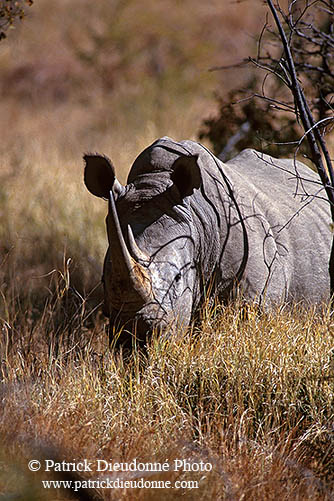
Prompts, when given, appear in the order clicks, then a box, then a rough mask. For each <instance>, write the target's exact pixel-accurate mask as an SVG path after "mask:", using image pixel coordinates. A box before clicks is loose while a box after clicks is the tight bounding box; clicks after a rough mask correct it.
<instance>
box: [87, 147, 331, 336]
mask: <svg viewBox="0 0 334 501" xmlns="http://www.w3.org/2000/svg"><path fill="white" fill-rule="evenodd" d="M189 155H190V156H192V157H191V158H192V162H190V167H189V168H190V170H189V169H188V170H187V169H183V166H181V167H182V168H181V169H179V172H178V174H177V176H176V174H173V172H174V171H176V165H177V163H176V164H175V162H176V161H177V160H178V159H179V158H181V159H182V158H185V162H186V161H188V160H189ZM194 155H195V156H194ZM196 155H198V158H197V157H196ZM189 173H190V174H189ZM192 173H194V174H192ZM198 173H199V175H200V178H198V175H197V174H198ZM173 176H174V177H173ZM192 176H193V177H194V179H192ZM196 176H197V177H196ZM198 179H199V181H198ZM173 180H174V181H173ZM187 183H188V185H187ZM189 183H190V185H191V184H192V186H190V188H189ZM86 184H87V186H88V183H86ZM88 188H89V186H88ZM89 189H90V188H89ZM108 189H109V190H110V189H112V186H108ZM91 191H92V190H91ZM114 192H115V188H114ZM95 194H96V193H95ZM99 196H101V195H99ZM325 198H326V197H325V194H324V191H323V190H322V189H321V184H320V182H319V179H318V176H317V175H316V174H315V173H314V172H313V171H311V170H310V169H309V168H308V167H306V166H305V165H303V164H301V163H299V162H298V163H297V162H294V161H293V160H277V159H274V158H271V157H269V156H267V155H264V154H261V153H259V152H256V151H254V150H251V149H248V150H244V151H243V152H242V153H240V154H239V155H238V156H237V157H235V158H234V159H232V160H230V161H229V162H227V163H223V162H221V161H220V160H218V159H217V158H216V157H214V156H213V155H212V154H211V153H210V152H209V151H208V150H207V149H206V148H205V147H203V146H201V145H200V144H198V143H196V142H193V141H182V142H180V143H177V142H174V141H173V140H172V139H169V138H162V139H159V140H158V141H156V142H155V143H154V144H153V145H151V146H150V147H148V148H147V149H146V150H145V151H144V152H143V153H141V154H140V155H139V157H138V158H137V159H136V161H135V162H134V164H133V166H132V168H131V171H130V173H129V176H128V181H127V185H126V187H123V188H122V189H120V190H119V194H118V195H117V196H115V199H116V210H117V214H118V218H119V222H120V226H121V229H122V233H123V235H124V239H125V241H126V243H127V244H129V240H128V237H127V236H126V229H127V225H129V226H130V228H131V230H132V233H133V236H134V239H135V242H136V244H137V245H138V248H139V249H140V251H141V252H142V255H141V258H140V259H139V258H138V259H137V263H138V264H139V265H140V269H141V270H142V272H145V277H144V279H143V283H145V284H146V285H145V287H146V289H145V290H146V291H147V293H145V294H146V296H145V298H146V299H141V300H138V294H137V295H136V294H134V293H133V294H132V292H131V290H132V289H131V287H132V286H131V285H129V282H128V281H127V280H126V279H125V280H124V276H123V275H122V277H120V276H119V275H118V271H117V269H116V268H117V267H115V266H113V259H112V256H111V248H112V246H113V241H112V240H113V236H112V235H110V232H111V233H112V231H111V230H110V231H109V246H110V247H109V250H108V253H107V256H106V259H105V265H104V277H103V281H104V287H105V310H106V313H107V315H108V316H109V317H110V320H111V324H112V325H113V324H115V325H116V326H121V325H123V324H126V325H127V326H128V328H129V329H133V328H134V327H135V329H136V333H137V335H138V336H139V337H140V336H141V337H142V338H145V336H146V334H147V333H149V332H151V331H152V329H153V328H155V327H156V328H159V329H161V330H165V331H166V332H167V333H169V332H173V331H174V330H176V329H179V328H180V327H182V326H187V325H188V324H189V323H190V321H191V318H192V316H193V314H194V312H195V310H196V308H198V306H199V304H200V302H201V300H202V299H203V297H204V296H205V292H206V291H207V290H210V293H211V294H212V295H218V297H219V299H221V300H223V301H225V300H228V299H230V298H234V297H235V296H236V294H237V293H238V294H242V296H243V297H244V298H245V300H249V301H256V302H257V303H259V304H265V305H266V306H271V305H273V304H279V303H281V302H283V301H284V302H286V301H288V302H290V301H292V300H294V301H301V300H302V301H304V302H309V303H312V304H314V303H320V302H322V301H327V300H328V298H329V274H328V261H329V252H330V241H331V231H330V214H329V206H328V203H327V201H326V200H325ZM108 218H110V209H109V215H108V217H107V226H108ZM122 284H123V285H124V287H123V285H122ZM122 287H123V289H122ZM130 289H131V290H130ZM115 291H116V292H115ZM131 294H132V296H133V298H134V299H131V297H132V296H131ZM142 297H144V296H142Z"/></svg>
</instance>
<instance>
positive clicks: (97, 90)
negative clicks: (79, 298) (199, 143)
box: [0, 0, 265, 293]
mask: <svg viewBox="0 0 334 501" xmlns="http://www.w3.org/2000/svg"><path fill="white" fill-rule="evenodd" d="M25 10H26V15H25V18H24V19H23V21H22V22H16V23H15V25H14V27H13V29H9V30H8V31H7V38H6V39H5V40H2V41H1V46H0V107H1V112H0V131H1V142H0V219H1V220H0V223H1V224H0V228H1V229H0V247H1V256H2V260H3V263H2V266H1V267H0V278H1V282H2V283H7V284H8V282H9V281H10V280H9V278H8V277H9V273H10V271H9V269H10V266H9V265H10V262H15V277H16V281H17V282H18V283H20V282H22V283H23V284H24V285H25V287H24V289H26V288H27V287H28V284H29V287H30V288H33V289H38V290H39V291H40V290H41V287H40V285H41V279H40V278H39V279H37V278H36V277H41V276H42V275H43V274H47V273H50V272H52V270H54V269H59V268H62V267H63V260H64V255H65V254H66V256H70V257H71V258H72V280H75V285H76V287H77V288H78V290H80V292H81V293H84V292H85V293H87V291H88V290H91V289H92V288H93V287H94V286H95V285H96V284H97V283H98V282H99V278H100V263H101V262H102V256H103V254H104V252H105V245H106V243H105V234H104V223H103V216H104V213H105V207H104V204H103V203H102V202H100V201H98V200H94V199H93V198H92V197H90V196H89V194H88V193H86V191H85V189H84V187H83V183H82V168H83V165H82V160H81V159H82V155H83V153H84V152H87V151H99V152H104V153H105V154H107V155H108V156H110V157H111V158H112V159H113V161H114V163H115V166H116V171H117V174H118V176H119V178H120V180H121V181H122V182H125V180H126V174H127V172H128V170H129V169H130V167H131V164H132V162H133V160H134V159H135V157H136V156H137V154H138V153H139V152H140V151H141V150H142V149H143V148H144V147H146V146H147V145H148V144H150V142H152V141H153V140H155V139H156V138H157V137H160V136H162V135H170V136H172V137H174V138H175V139H183V138H193V139H196V138H197V135H198V131H199V129H200V127H201V123H202V121H203V119H204V118H205V117H207V116H209V115H210V114H212V113H214V112H215V109H216V102H215V98H214V92H215V91H217V90H219V94H220V95H226V93H227V92H228V91H229V90H231V89H233V88H235V87H236V86H237V87H239V86H242V85H244V84H246V83H247V80H248V78H249V77H248V72H249V70H248V69H245V70H240V69H235V70H231V71H229V72H228V73H225V72H210V71H209V69H210V68H211V67H213V66H217V65H221V64H232V63H234V62H235V61H236V60H239V59H241V58H243V57H246V56H247V55H248V54H249V52H250V51H252V50H255V47H256V38H257V34H258V32H259V30H260V29H261V27H262V25H263V23H264V18H265V11H264V7H263V5H262V2H258V1H252V0H249V1H247V2H241V3H240V2H234V1H231V2H229V1H228V2H225V3H224V4H222V3H221V2H220V1H217V0H214V1H212V2H210V4H209V5H204V4H203V3H202V2H192V1H190V0H185V1H182V2H181V1H178V0H169V1H166V2H154V1H153V0H152V1H150V0H148V1H146V2H145V7H143V4H142V2H138V1H136V0H112V1H109V0H108V1H107V0H101V1H99V2H98V3H96V4H94V6H92V3H91V2H90V1H88V0H59V1H57V2H49V1H47V0H40V1H39V2H38V3H36V2H35V3H34V4H33V5H32V6H31V7H29V8H26V9H25ZM73 13H75V15H73ZM32 277H35V278H33V279H32ZM48 280H49V278H47V279H43V280H42V283H44V284H45V285H46V286H47V285H48ZM29 287H28V288H29Z"/></svg>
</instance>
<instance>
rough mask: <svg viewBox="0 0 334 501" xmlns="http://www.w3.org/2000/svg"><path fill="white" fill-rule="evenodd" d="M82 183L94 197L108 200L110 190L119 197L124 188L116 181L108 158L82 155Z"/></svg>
mask: <svg viewBox="0 0 334 501" xmlns="http://www.w3.org/2000/svg"><path fill="white" fill-rule="evenodd" d="M84 161H85V173H84V181H85V185H86V187H87V189H88V190H89V191H90V192H91V193H92V194H93V195H95V196H96V197H102V198H106V199H109V193H110V190H113V192H114V193H115V195H119V194H120V193H121V192H122V191H123V189H124V187H123V186H122V185H121V184H120V183H119V182H118V181H117V179H116V176H115V169H114V166H113V165H112V163H111V161H110V160H109V158H108V157H106V156H102V155H91V154H89V155H84Z"/></svg>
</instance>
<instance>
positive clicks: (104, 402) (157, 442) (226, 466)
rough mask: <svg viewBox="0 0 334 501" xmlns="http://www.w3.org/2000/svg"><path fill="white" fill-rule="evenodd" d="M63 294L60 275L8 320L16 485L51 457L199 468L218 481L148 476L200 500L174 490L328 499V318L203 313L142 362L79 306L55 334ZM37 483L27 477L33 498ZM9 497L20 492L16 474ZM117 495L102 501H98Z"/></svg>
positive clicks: (7, 431) (8, 424)
mask: <svg viewBox="0 0 334 501" xmlns="http://www.w3.org/2000/svg"><path fill="white" fill-rule="evenodd" d="M66 292H69V287H68V282H67V281H66V279H65V278H64V276H60V278H59V282H58V289H57V292H55V293H54V295H53V297H52V298H51V299H52V300H50V301H49V302H46V304H45V308H44V311H43V315H42V316H41V317H40V318H39V319H38V320H37V321H35V322H29V321H26V322H21V323H20V325H19V327H16V328H15V330H14V329H13V325H14V324H15V319H12V318H10V317H9V318H8V321H6V322H5V323H4V324H3V335H2V338H1V344H0V349H1V353H2V361H1V362H2V365H1V379H2V398H3V407H2V410H1V417H0V423H1V425H0V426H1V435H2V438H3V442H2V443H3V446H2V453H3V454H4V455H5V457H6V461H5V462H6V464H7V462H9V463H12V464H15V465H16V466H15V468H18V466H17V462H18V464H19V465H21V466H20V472H21V473H20V474H22V469H24V466H25V464H26V463H27V462H28V460H29V459H31V458H32V457H34V458H35V457H36V455H37V457H39V458H43V457H45V456H46V454H47V453H48V454H49V455H50V454H53V456H51V457H54V456H55V455H56V457H61V458H62V459H64V458H67V459H68V460H73V458H76V460H77V461H78V460H80V459H84V458H88V459H89V460H95V459H96V458H100V459H105V460H106V461H110V460H111V458H112V459H113V460H114V461H120V462H130V461H131V460H133V459H134V458H137V459H138V460H139V461H142V462H161V463H163V462H165V461H166V460H168V461H169V462H172V461H173V460H174V459H175V458H182V459H187V461H189V462H193V463H198V462H199V461H201V460H202V461H203V462H206V463H207V462H209V463H211V464H212V466H213V469H212V472H210V473H205V475H203V473H201V474H199V473H196V472H190V473H189V472H173V471H170V472H168V473H165V474H162V473H159V474H156V478H158V479H160V480H161V479H162V480H167V479H169V480H172V481H175V480H176V479H186V480H190V479H191V480H198V481H199V489H198V490H196V492H195V495H194V492H193V491H190V490H186V489H185V490H183V491H182V495H183V497H185V498H186V499H194V497H195V498H196V499H209V498H214V499H273V498H274V497H275V496H277V495H279V496H282V497H283V498H284V499H300V500H306V499H310V500H311V499H312V500H313V499H319V500H320V499H331V496H332V494H333V460H332V458H333V452H334V450H333V441H332V426H333V377H334V373H333V335H332V330H333V325H332V324H333V321H332V319H331V316H330V314H329V312H328V311H327V310H324V311H322V312H319V311H318V312H316V311H308V312H305V310H302V308H301V307H298V306H296V307H295V308H293V309H280V310H277V311H271V312H267V313H260V312H259V311H258V310H257V309H256V308H255V307H252V306H245V305H233V306H232V305H231V306H229V307H227V308H224V309H221V308H220V307H219V306H216V308H214V309H213V308H212V307H209V306H206V307H204V310H203V315H202V320H200V321H198V323H197V324H195V325H194V326H192V327H191V328H189V329H188V330H187V331H186V332H184V333H183V336H181V337H180V338H179V339H167V340H164V341H161V340H159V339H158V338H156V337H153V339H152V340H151V341H150V342H149V343H148V346H147V350H146V351H145V352H143V351H140V350H138V349H134V350H133V352H132V354H131V355H128V356H127V357H125V358H124V357H122V356H121V355H120V354H119V353H114V352H112V351H110V350H109V347H108V345H107V337H106V335H105V332H104V323H103V322H102V321H101V319H99V318H97V319H96V320H95V322H94V325H92V326H91V327H90V328H88V327H87V326H86V325H85V324H86V321H85V320H86V316H87V315H88V316H89V314H91V312H89V311H87V306H86V305H85V303H84V302H83V301H81V303H80V302H79V305H78V308H77V309H76V311H74V312H73V313H72V316H71V317H70V318H69V319H67V320H66V321H63V323H62V325H61V329H58V330H57V328H56V325H55V318H57V317H58V313H59V311H63V308H64V303H63V301H64V294H65V293H66ZM32 308H33V305H31V308H30V309H32ZM13 314H15V312H13ZM63 320H64V319H63ZM17 456H18V457H19V459H17ZM17 475H18V474H17ZM113 475H115V473H114V474H113ZM143 475H144V477H145V474H143ZM25 476H26V477H28V475H25ZM30 477H32V475H30ZM123 477H124V474H123ZM40 478H41V477H40V476H37V480H36V475H35V476H34V477H32V478H30V479H29V477H28V480H29V482H32V484H33V485H35V487H34V488H36V485H37V483H39V482H40ZM42 478H45V477H42ZM46 478H47V477H46ZM83 478H85V477H83ZM93 478H94V477H93ZM125 478H127V477H126V474H125ZM128 478H131V477H128ZM146 478H151V477H150V475H149V474H148V475H147V477H146ZM0 479H1V480H2V481H3V479H2V478H1V475H0ZM28 480H27V482H28ZM0 485H1V484H0ZM7 489H8V492H11V491H15V492H20V488H19V487H18V480H17V476H15V475H14V476H13V479H12V483H11V485H9V486H7ZM158 494H159V496H160V499H161V498H162V499H174V497H172V496H171V494H170V493H169V492H168V491H163V493H162V494H161V491H160V492H155V491H154V490H152V491H145V490H144V491H140V490H138V491H136V492H129V491H128V492H125V491H124V492H123V493H122V495H123V496H125V497H126V498H129V499H132V498H133V496H134V497H135V498H136V499H150V498H152V499H155V498H159V496H158ZM180 494H181V493H180ZM120 495H121V493H120V492H115V491H103V492H101V493H100V496H101V498H102V499H119V496H120ZM40 496H42V497H41V499H48V498H47V497H45V496H46V493H45V492H44V493H43V494H40ZM161 496H162V497H161Z"/></svg>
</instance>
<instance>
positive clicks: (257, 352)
mask: <svg viewBox="0 0 334 501" xmlns="http://www.w3.org/2000/svg"><path fill="white" fill-rule="evenodd" d="M191 4H192V5H193V3H191ZM220 4H221V2H212V5H211V7H210V8H208V11H206V12H203V7H202V3H199V2H198V3H196V6H195V8H194V9H193V10H192V14H193V16H194V17H193V18H191V17H190V16H189V12H188V10H187V8H186V7H188V8H189V5H190V2H183V3H182V2H177V1H171V2H166V3H165V4H164V5H166V7H165V8H166V9H167V11H165V10H164V8H163V6H162V3H156V2H148V6H151V8H148V9H147V10H146V11H145V12H143V11H141V10H140V9H139V7H138V6H139V2H134V1H127V2H113V3H110V5H112V6H113V9H116V7H117V6H118V7H117V8H119V9H120V8H121V6H123V7H122V9H123V10H121V11H119V10H118V11H117V10H116V11H115V10H112V9H111V10H110V12H109V11H108V15H109V17H103V14H104V13H105V12H106V11H105V10H103V9H102V7H101V12H100V11H94V12H92V13H91V12H90V11H89V10H88V8H89V5H90V2H69V1H68V0H62V1H59V2H57V5H56V6H54V7H51V6H50V2H47V1H46V0H40V2H38V3H37V2H36V5H34V7H33V8H31V14H30V15H29V17H28V18H27V19H26V20H25V22H24V24H23V25H22V28H20V29H19V30H17V32H15V33H13V34H10V36H9V37H8V41H6V42H4V43H5V45H1V47H0V69H1V75H2V76H1V78H0V88H1V96H2V100H1V103H0V107H1V113H0V130H1V144H0V152H1V155H0V322H1V334H0V381H1V383H0V384H1V386H0V399H1V406H0V437H1V439H0V494H3V495H4V497H5V499H9V496H10V495H12V496H16V499H25V500H28V501H29V500H39V499H40V500H44V499H45V500H51V499H52V500H53V499H69V498H70V492H69V491H65V490H63V491H62V490H60V489H53V490H47V489H42V488H41V480H45V479H48V478H56V479H60V480H64V479H65V475H63V476H62V475H58V476H56V477H52V476H47V474H46V473H41V472H39V473H31V472H29V470H28V468H27V464H28V461H29V460H31V459H40V460H42V459H43V458H54V459H56V458H57V459H59V460H61V461H62V460H64V459H66V460H68V461H73V460H74V459H75V460H76V461H80V460H83V459H88V460H91V461H94V460H96V459H98V458H100V459H105V460H107V461H110V460H111V459H113V460H114V461H121V462H130V461H131V460H133V459H134V458H137V459H138V460H139V461H142V462H161V463H163V462H164V461H166V460H167V461H169V462H172V461H173V459H175V458H181V459H187V460H188V461H189V462H192V463H194V464H195V463H198V462H200V461H204V462H210V463H211V464H212V466H213V468H212V471H211V472H205V473H203V472H202V473H196V472H190V473H189V472H174V471H169V472H166V473H157V474H155V475H154V476H153V477H152V475H151V476H148V475H146V476H145V474H144V475H143V476H144V477H145V478H146V479H150V480H152V479H156V480H171V481H176V480H193V481H195V480H196V481H198V482H199V488H198V489H196V490H195V489H193V490H191V489H180V490H178V491H176V490H175V489H174V490H173V491H171V490H167V489H166V490H163V491H161V490H160V489H156V490H155V489H151V490H147V489H137V490H131V489H128V490H125V489H124V490H117V491H115V490H110V489H109V490H107V489H105V490H101V491H99V492H95V493H94V495H95V497H96V498H97V499H105V500H114V499H115V500H118V499H129V500H130V499H145V500H146V499H152V500H153V499H178V498H180V499H181V498H182V499H204V500H205V499H222V500H271V499H274V498H277V497H281V498H282V499H285V500H290V499H291V500H292V499H293V500H303V501H304V500H324V499H325V500H326V499H332V497H333V491H334V463H333V457H334V445H333V424H334V405H333V393H334V382H333V380H334V352H333V350H334V340H333V332H334V323H333V318H332V314H331V313H330V312H329V311H328V310H327V309H326V308H324V310H323V311H315V310H313V309H309V310H308V311H305V310H303V309H302V307H301V306H298V305H296V306H294V307H291V308H288V307H281V308H280V309H277V310H275V311H269V312H262V313H261V312H259V311H258V310H257V309H256V308H255V307H253V306H252V305H248V306H247V305H243V304H234V305H230V306H228V307H226V308H222V306H220V305H218V304H216V305H212V304H207V305H204V306H203V309H202V311H201V312H200V315H199V318H198V319H197V321H196V322H195V323H194V325H193V326H191V327H190V328H189V329H188V330H186V331H185V332H183V333H182V335H181V333H180V337H179V338H178V339H167V340H161V339H157V338H156V337H153V339H152V340H150V341H149V343H148V345H147V349H146V350H145V351H143V350H139V349H137V348H135V349H134V350H133V353H132V354H131V355H127V356H126V357H122V356H121V355H120V354H119V353H115V352H113V351H112V350H110V349H109V346H108V339H107V335H106V324H105V319H104V318H103V317H102V315H101V313H100V307H99V306H100V303H101V301H102V288H101V284H100V275H101V268H102V260H103V256H104V253H105V250H106V236H105V228H104V217H105V213H106V206H105V204H104V202H103V201H100V200H97V199H95V198H94V197H92V196H90V195H89V194H88V193H87V192H86V190H85V188H84V186H83V182H82V167H83V165H82V160H81V158H82V154H83V152H85V151H101V152H104V153H106V154H107V155H108V156H110V157H111V158H112V159H113V160H114V161H115V165H116V171H117V174H118V177H119V178H120V180H121V181H122V182H125V179H126V174H127V171H128V169H129V167H130V165H131V163H132V161H133V160H134V158H135V157H136V155H137V154H138V153H139V152H140V151H141V150H142V149H143V148H144V147H145V146H147V145H148V144H149V143H150V142H152V141H153V140H155V139H156V138H157V137H159V136H161V135H170V136H172V137H175V138H176V139H182V138H196V134H197V131H198V128H199V125H200V123H201V120H202V119H203V118H204V116H207V114H208V113H210V112H211V111H212V110H213V109H214V103H213V100H212V96H211V94H210V93H211V92H212V89H213V88H214V87H217V86H219V85H221V86H222V85H226V88H231V86H233V85H235V84H236V81H235V78H236V73H232V74H229V75H230V76H228V77H226V76H225V77H222V76H218V75H217V74H215V75H216V76H213V74H212V73H211V74H209V75H208V74H207V72H206V68H208V67H209V66H212V65H215V64H221V63H223V64H229V63H231V62H234V61H231V53H234V56H238V55H239V56H240V57H243V56H244V55H247V52H245V50H249V47H247V45H251V43H253V42H252V36H250V35H249V33H254V32H255V31H256V29H257V27H258V26H261V25H262V24H261V23H262V21H261V18H260V17H259V15H260V12H262V10H261V9H262V2H252V6H253V7H252V9H253V10H252V9H247V8H246V7H245V6H246V3H242V4H239V5H238V4H233V5H232V4H231V5H230V4H229V5H228V9H227V7H224V9H225V10H224V11H223V13H222V12H221V10H220V9H221V5H220ZM260 4H261V5H260ZM99 5H101V6H104V9H106V2H101V3H100V4H99ZM226 5H227V4H226ZM178 6H179V7H178ZM70 7H72V8H74V9H75V8H76V9H77V10H76V13H77V16H76V19H77V20H78V21H77V22H74V21H73V16H70V15H69V9H70ZM171 8H173V9H174V11H173V14H172V16H171V18H170V20H169V22H166V23H164V22H163V21H162V19H164V16H165V18H166V19H167V13H168V12H169V10H170V9H171ZM178 8H180V10H177V9H178ZM32 9H34V10H32ZM87 13H90V14H91V16H88V15H87ZM115 13H116V14H117V15H118V18H117V19H118V24H117V26H118V27H119V28H118V30H116V32H114V31H113V30H111V31H110V32H109V31H108V29H109V28H108V29H107V28H106V26H105V25H104V23H103V20H105V22H106V23H107V27H108V26H109V25H110V23H111V22H112V21H111V20H110V17H111V16H112V15H113V14H115ZM204 14H205V16H206V17H205V19H206V24H205V23H202V25H200V23H199V21H200V20H202V16H203V15H204ZM150 16H151V17H150ZM79 20H80V23H79V24H78V22H79ZM88 20H89V21H91V23H92V24H91V26H88V27H87V22H88ZM156 20H159V22H158V21H156ZM107 21H108V22H107ZM195 21H196V22H197V24H196V22H195ZM108 23H109V24H108ZM178 23H180V24H178ZM148 25H149V26H150V29H147V26H148ZM194 25H195V26H196V29H195V28H193V26H194ZM81 26H83V27H84V29H80V27H81ZM174 26H177V28H178V29H179V26H180V27H181V28H182V30H181V28H180V29H179V31H178V32H177V34H175V29H174V28H173V27H174ZM201 26H202V29H200V28H201ZM92 27H94V30H95V31H96V30H97V32H98V33H100V34H101V37H102V42H103V43H102V45H101V50H100V51H99V53H97V52H94V50H95V49H94V46H93V48H92V46H91V45H90V44H91V43H92V39H91V37H88V35H87V34H89V29H90V30H92V29H93V28H92ZM210 27H211V29H212V35H210V36H208V33H211V31H210V29H209V28H210ZM88 28H89V29H88ZM173 29H174V31H173ZM193 29H194V30H195V31H192V30H193ZM161 31H162V33H164V34H165V35H164V36H163V37H162V38H161V40H160V44H158V46H159V51H160V52H159V54H160V55H161V57H162V58H163V61H164V67H163V69H162V70H159V71H158V70H155V72H154V71H153V70H152V69H151V70H150V71H151V73H150V71H149V68H151V67H150V64H151V65H152V64H153V63H154V62H155V61H154V57H153V56H155V54H152V53H149V51H148V54H147V52H145V50H146V49H145V47H146V48H147V44H148V41H150V40H152V37H153V40H155V39H156V38H154V37H158V33H160V32H161ZM129 33H130V34H133V33H136V34H137V41H136V43H134V41H133V39H132V38H131V35H130V34H129ZM182 33H183V36H181V35H182ZM236 33H237V34H238V36H236ZM245 33H246V35H245ZM194 34H195V35H196V36H195V35H194ZM174 35H175V36H174ZM233 35H234V37H233ZM87 37H88V38H87ZM101 37H100V38H101ZM110 37H111V42H110ZM113 37H114V38H113ZM201 37H202V38H201ZM171 39H173V40H174V45H173V44H171V43H170V40H171ZM204 39H205V40H206V41H207V45H205V47H204V46H203V40H204ZM250 41H251V42H250ZM116 42H117V44H116V45H115V47H117V48H118V49H117V50H116V54H115V58H114V59H112V63H113V65H114V66H113V67H112V72H111V73H108V75H110V74H112V75H114V76H113V77H112V78H111V76H110V77H108V79H106V77H105V72H106V69H107V67H108V65H107V64H106V62H105V59H106V52H107V53H108V51H109V49H110V47H111V46H112V47H114V45H113V44H115V43H116ZM110 44H111V45H110ZM136 44H138V47H139V48H140V51H139V52H136V51H135V50H134V49H135V48H136ZM227 44H228V45H227ZM149 46H150V44H149ZM224 47H227V49H228V50H226V51H225V52H224V51H223V48H224ZM74 49H75V50H74ZM79 49H80V50H79ZM78 51H79V52H80V54H81V55H80V54H79V55H78ZM87 51H88V52H89V51H92V53H93V56H96V57H97V56H98V55H99V58H100V59H99V60H98V62H97V63H96V61H95V62H94V61H93V62H92V61H90V62H89V61H88V62H87V57H86V56H87ZM82 52H84V56H83V55H82ZM139 53H140V54H142V53H143V54H144V55H145V57H146V59H145V57H144V56H143V58H139V59H138V54H139ZM175 53H177V54H178V58H179V59H177V64H176V63H175V64H174V66H173V54H175ZM248 53H249V52H248ZM180 54H181V55H182V57H181V56H180ZM187 54H189V56H187ZM126 55H128V58H127V57H125V56H126ZM186 56H187V57H186ZM83 57H86V59H84V60H83ZM119 58H120V59H121V61H122V62H123V63H122V65H119V64H118V63H117V64H116V63H115V61H116V62H117V61H119ZM152 58H153V59H152ZM50 61H52V64H51V63H50ZM107 62H108V58H107ZM53 63H56V64H53ZM153 66H154V65H153ZM23 67H24V68H25V69H24V68H23ZM194 67H195V69H194ZM55 68H56V69H57V71H55ZM203 68H205V71H204V70H203ZM101 69H103V72H102V74H103V75H104V76H103V78H102V76H101V72H100V73H99V71H100V70H101ZM23 70H24V71H23ZM51 70H52V71H51ZM50 71H51V76H50V73H48V72H50ZM110 71H111V70H110ZM152 72H153V73H152ZM20 75H23V77H21V76H20ZM57 75H58V76H57ZM59 75H60V77H59ZM231 75H232V76H231ZM240 78H242V77H240ZM43 79H44V80H43ZM89 475H91V474H89V473H87V474H82V476H81V477H80V478H81V479H87V478H93V479H94V478H95V477H94V475H93V476H92V475H91V477H89ZM123 478H124V479H131V478H132V477H131V476H130V475H128V474H123ZM73 494H74V493H73V492H72V495H73ZM78 495H79V494H78ZM92 496H93V494H92ZM92 496H91V499H92V498H93V497H92ZM78 499H84V498H83V497H81V498H79V497H78Z"/></svg>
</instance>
